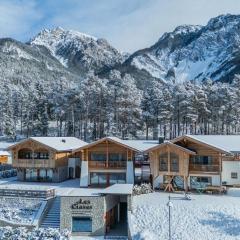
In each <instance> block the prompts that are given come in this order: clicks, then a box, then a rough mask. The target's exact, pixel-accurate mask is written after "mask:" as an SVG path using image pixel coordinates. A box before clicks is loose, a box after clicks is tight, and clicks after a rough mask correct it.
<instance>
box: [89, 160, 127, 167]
mask: <svg viewBox="0 0 240 240" xmlns="http://www.w3.org/2000/svg"><path fill="white" fill-rule="evenodd" d="M88 166H89V167H92V168H125V167H126V166H127V161H108V162H107V161H89V162H88Z"/></svg>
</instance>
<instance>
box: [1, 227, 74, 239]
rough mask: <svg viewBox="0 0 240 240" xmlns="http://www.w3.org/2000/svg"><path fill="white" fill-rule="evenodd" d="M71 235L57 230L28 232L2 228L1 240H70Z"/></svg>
mask: <svg viewBox="0 0 240 240" xmlns="http://www.w3.org/2000/svg"><path fill="white" fill-rule="evenodd" d="M69 238H70V233H69V232H68V231H62V232H59V230H57V229H51V228H48V229H43V228H40V229H34V230H27V229H26V228H23V227H21V228H15V229H14V228H11V227H0V239H1V240H9V239H19V240H20V239H21V240H29V239H31V240H40V239H41V240H43V239H47V240H68V239H69Z"/></svg>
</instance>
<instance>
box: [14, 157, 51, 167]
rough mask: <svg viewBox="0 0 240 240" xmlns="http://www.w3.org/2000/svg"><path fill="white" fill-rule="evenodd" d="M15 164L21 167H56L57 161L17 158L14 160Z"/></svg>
mask: <svg viewBox="0 0 240 240" xmlns="http://www.w3.org/2000/svg"><path fill="white" fill-rule="evenodd" d="M13 166H14V167H19V168H20V167H22V168H55V161H54V160H49V159H17V160H13Z"/></svg>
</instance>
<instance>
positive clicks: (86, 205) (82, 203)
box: [72, 198, 92, 209]
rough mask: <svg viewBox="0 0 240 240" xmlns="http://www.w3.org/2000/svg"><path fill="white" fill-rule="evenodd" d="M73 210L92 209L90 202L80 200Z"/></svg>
mask: <svg viewBox="0 0 240 240" xmlns="http://www.w3.org/2000/svg"><path fill="white" fill-rule="evenodd" d="M72 209H92V205H91V202H90V200H83V199H81V198H80V200H79V201H77V202H76V203H74V204H73V205H72Z"/></svg>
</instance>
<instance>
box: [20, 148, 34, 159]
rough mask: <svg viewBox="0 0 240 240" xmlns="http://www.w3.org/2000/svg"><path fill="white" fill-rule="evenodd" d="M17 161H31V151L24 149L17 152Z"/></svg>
mask: <svg viewBox="0 0 240 240" xmlns="http://www.w3.org/2000/svg"><path fill="white" fill-rule="evenodd" d="M18 158H19V159H32V150H30V149H27V148H24V149H21V150H19V152H18Z"/></svg>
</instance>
